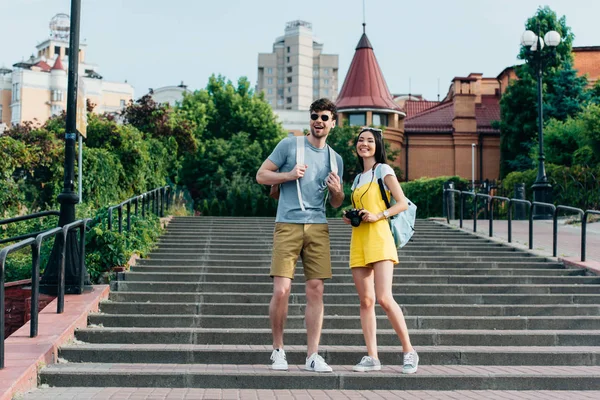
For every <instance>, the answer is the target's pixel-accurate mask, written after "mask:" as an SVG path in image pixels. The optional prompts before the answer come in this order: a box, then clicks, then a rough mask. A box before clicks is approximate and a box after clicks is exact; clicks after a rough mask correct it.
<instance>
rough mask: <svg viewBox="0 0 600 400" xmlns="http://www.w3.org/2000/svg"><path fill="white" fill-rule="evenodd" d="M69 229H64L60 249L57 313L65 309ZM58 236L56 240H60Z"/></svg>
mask: <svg viewBox="0 0 600 400" xmlns="http://www.w3.org/2000/svg"><path fill="white" fill-rule="evenodd" d="M68 229H69V228H65V227H63V230H62V237H61V239H62V244H61V246H62V247H61V249H60V260H59V264H58V265H59V266H58V296H57V297H58V299H57V304H56V313H57V314H62V313H63V312H64V310H65V261H66V258H67V257H66V254H65V253H66V251H67V234H68ZM58 237H59V236H57V238H56V239H55V240H58Z"/></svg>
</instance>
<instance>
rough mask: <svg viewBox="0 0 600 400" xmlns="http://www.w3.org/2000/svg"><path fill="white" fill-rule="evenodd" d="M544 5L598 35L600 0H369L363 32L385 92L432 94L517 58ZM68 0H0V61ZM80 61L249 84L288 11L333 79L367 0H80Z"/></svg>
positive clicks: (127, 76)
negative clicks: (307, 30)
mask: <svg viewBox="0 0 600 400" xmlns="http://www.w3.org/2000/svg"><path fill="white" fill-rule="evenodd" d="M540 5H549V6H550V7H551V8H552V9H553V10H555V11H556V12H557V13H558V15H559V16H562V15H565V16H566V18H567V24H568V25H569V26H571V28H572V29H573V32H574V33H575V42H574V45H575V46H597V45H600V31H599V30H598V16H599V15H600V1H598V0H546V1H545V2H540V1H537V0H504V1H498V0H421V1H415V0H411V1H405V0H366V22H367V35H368V36H369V39H370V41H371V43H372V45H373V48H374V50H375V55H376V57H377V59H378V61H379V65H380V67H381V69H382V71H383V73H384V76H385V78H386V81H387V84H388V87H389V88H390V91H391V92H392V93H408V91H409V81H410V82H411V88H410V89H411V92H412V93H413V94H423V95H424V96H425V97H426V98H427V99H429V100H435V99H436V97H437V93H438V79H439V82H440V83H439V85H440V92H441V94H442V97H443V96H444V94H445V93H446V91H447V89H448V86H449V84H450V80H451V79H452V78H453V77H455V76H466V75H468V74H469V73H471V72H480V73H483V74H484V76H492V77H495V76H497V75H498V74H499V73H500V72H501V71H502V70H503V69H504V68H505V67H507V66H509V65H513V64H514V63H516V62H517V60H516V55H517V52H518V50H519V39H520V36H521V33H522V32H523V30H524V24H525V21H526V19H527V18H528V17H530V16H532V15H533V14H534V13H535V11H536V9H537V8H538V6H540ZM69 11H70V0H0V37H1V38H2V40H1V43H2V44H1V49H2V51H1V52H0V67H2V66H6V67H10V66H12V64H14V63H15V62H18V61H21V60H22V59H26V58H28V57H29V56H30V55H31V54H32V53H34V52H35V46H36V44H38V43H40V42H41V41H43V40H44V39H46V38H47V37H48V32H49V30H48V23H49V21H50V19H51V18H52V16H53V15H55V14H56V13H60V12H62V13H67V14H68V13H69ZM81 16H82V21H81V39H82V40H83V39H85V40H86V43H87V45H88V54H87V61H88V62H91V63H94V64H97V65H98V66H99V72H100V73H101V74H102V75H103V76H104V78H105V79H107V80H113V81H124V80H127V81H128V82H129V83H131V84H132V85H133V86H134V88H135V94H136V97H139V96H141V95H143V94H144V93H146V92H147V90H148V88H150V87H152V88H157V87H161V86H166V85H177V84H179V83H180V82H181V81H184V82H185V83H186V84H187V85H188V86H189V87H190V88H191V89H199V88H203V87H205V86H206V83H207V81H208V77H209V76H210V75H211V74H213V73H216V74H222V75H224V76H226V77H227V78H228V79H231V80H233V81H235V80H237V79H238V78H239V77H240V76H247V77H248V78H249V79H250V81H251V82H252V85H253V86H254V85H255V84H256V76H257V59H258V53H264V52H271V50H272V46H273V42H274V40H275V39H276V38H277V37H278V36H281V35H283V33H284V28H285V23H286V22H288V21H292V20H296V19H302V20H305V21H308V22H311V23H312V25H313V32H314V34H315V35H316V36H317V38H318V39H319V40H320V41H321V42H322V43H324V52H325V53H327V54H339V62H340V64H339V71H340V83H339V84H340V89H341V85H342V83H343V79H344V77H345V75H346V72H347V71H348V67H349V65H350V62H351V60H352V57H353V55H354V49H355V47H356V44H357V43H358V40H359V39H360V35H361V33H362V26H361V23H362V20H363V6H362V0H302V1H290V0H252V1H250V0H218V1H217V0H210V1H209V0H170V1H164V0H163V1H157V0H83V1H82V13H81Z"/></svg>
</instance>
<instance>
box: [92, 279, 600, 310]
mask: <svg viewBox="0 0 600 400" xmlns="http://www.w3.org/2000/svg"><path fill="white" fill-rule="evenodd" d="M294 286H295V285H293V286H292V287H294ZM394 298H395V299H396V301H397V302H398V304H401V305H436V306H439V305H443V306H453V305H455V306H457V307H462V306H467V307H477V306H481V305H500V306H506V307H511V306H514V307H519V305H521V306H523V307H525V306H526V305H539V306H540V307H542V306H547V305H551V306H558V307H565V308H569V307H571V306H572V305H591V306H596V305H598V304H600V293H592V294H485V293H484V294H439V293H433V294H410V295H407V294H400V293H397V292H396V293H395V294H394ZM109 299H110V300H111V301H112V302H138V303H146V302H152V303H160V302H168V303H177V304H178V305H179V306H181V305H182V303H187V304H190V305H191V306H192V307H194V304H197V303H251V304H256V303H263V304H265V303H269V302H270V301H271V293H270V292H269V293H236V292H204V293H195V292H193V293H182V292H170V293H169V292H156V291H151V292H127V291H118V292H115V291H113V292H111V293H110V294H109ZM323 300H324V302H325V304H326V306H328V305H332V304H352V303H355V302H356V301H357V295H356V292H355V293H346V294H335V293H328V290H327V289H326V290H325V294H324V295H323ZM289 301H290V304H306V298H305V296H304V293H292V294H291V295H290V300H289ZM103 304H108V303H103ZM573 315H577V313H574V314H573Z"/></svg>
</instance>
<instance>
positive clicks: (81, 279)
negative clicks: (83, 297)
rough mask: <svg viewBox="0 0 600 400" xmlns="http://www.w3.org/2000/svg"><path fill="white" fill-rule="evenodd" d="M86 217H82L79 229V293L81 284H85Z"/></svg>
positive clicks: (81, 288) (81, 289) (81, 290)
mask: <svg viewBox="0 0 600 400" xmlns="http://www.w3.org/2000/svg"><path fill="white" fill-rule="evenodd" d="M88 221H91V220H88V219H84V220H83V223H82V225H81V228H80V231H79V246H80V248H79V254H81V258H80V259H79V293H80V294H82V293H83V286H84V285H85V276H84V275H85V272H86V269H85V229H86V226H87V223H88Z"/></svg>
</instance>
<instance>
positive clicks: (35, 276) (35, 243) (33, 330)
mask: <svg viewBox="0 0 600 400" xmlns="http://www.w3.org/2000/svg"><path fill="white" fill-rule="evenodd" d="M90 221H91V219H82V220H78V221H74V222H72V223H70V224H66V225H65V226H63V227H57V228H54V229H50V230H48V231H45V232H42V233H40V234H39V235H38V236H37V237H35V238H28V239H25V240H22V241H20V242H18V243H15V244H12V245H9V246H6V247H4V248H3V249H2V250H0V310H2V312H1V313H0V369H2V368H4V339H5V338H4V325H5V320H4V303H5V299H4V280H5V278H4V270H5V268H4V267H5V264H6V258H7V257H8V255H9V254H10V253H13V252H15V251H17V250H20V249H22V248H25V247H27V246H31V257H32V266H31V269H32V271H31V320H30V330H29V336H30V337H36V336H37V334H38V313H39V305H38V302H39V285H40V279H39V278H40V277H39V275H40V251H41V248H42V243H43V241H44V240H45V239H47V238H49V237H54V236H56V237H57V238H61V239H62V243H61V245H60V268H59V270H58V291H57V292H58V294H57V299H58V301H57V306H56V313H57V314H62V313H63V312H64V304H65V259H66V254H65V253H66V241H67V236H68V233H69V232H70V231H71V230H74V229H79V245H80V251H81V253H80V254H81V255H80V258H79V275H80V282H79V286H80V292H81V293H83V285H84V275H85V232H86V226H87V224H88V223H89V222H90Z"/></svg>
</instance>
